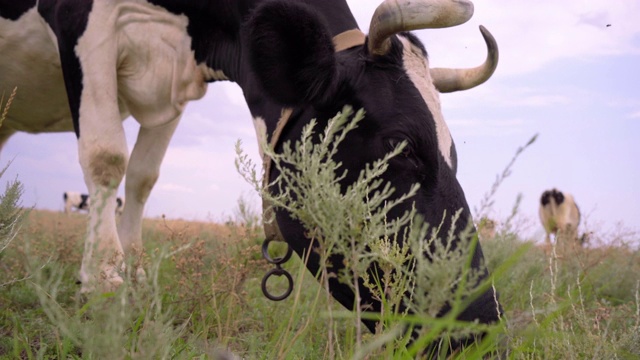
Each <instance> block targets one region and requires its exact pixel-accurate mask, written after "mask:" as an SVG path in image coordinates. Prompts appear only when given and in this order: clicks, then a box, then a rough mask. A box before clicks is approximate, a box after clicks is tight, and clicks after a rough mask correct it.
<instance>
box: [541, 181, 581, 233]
mask: <svg viewBox="0 0 640 360" xmlns="http://www.w3.org/2000/svg"><path fill="white" fill-rule="evenodd" d="M539 214H540V221H541V222H542V226H543V227H544V230H545V231H546V233H547V235H546V238H545V241H546V243H547V244H549V243H550V242H551V237H550V236H551V234H553V235H554V237H555V238H556V241H557V239H558V238H561V239H570V240H571V241H578V225H579V224H580V210H579V209H578V206H577V205H576V203H575V201H574V199H573V196H572V195H571V194H568V193H563V192H561V191H559V190H557V189H551V190H547V191H545V192H543V193H542V196H541V197H540V210H539Z"/></svg>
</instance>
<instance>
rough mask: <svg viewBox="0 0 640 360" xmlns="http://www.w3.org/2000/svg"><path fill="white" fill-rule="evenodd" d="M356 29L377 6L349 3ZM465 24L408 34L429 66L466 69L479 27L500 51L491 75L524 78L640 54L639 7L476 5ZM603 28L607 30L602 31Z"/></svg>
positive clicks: (480, 53) (549, 1) (481, 0)
mask: <svg viewBox="0 0 640 360" xmlns="http://www.w3.org/2000/svg"><path fill="white" fill-rule="evenodd" d="M348 2H349V4H350V6H351V9H352V10H353V12H354V14H355V16H356V19H357V20H358V23H359V24H360V25H361V28H362V29H363V30H365V31H368V27H369V22H370V19H371V15H372V14H373V11H374V10H375V7H376V5H377V4H375V3H376V2H372V1H370V0H349V1H348ZM474 7H475V14H474V16H473V18H472V19H471V20H470V21H469V22H468V23H466V24H464V25H461V26H456V27H453V28H447V29H442V30H419V31H415V32H414V33H415V34H417V35H418V37H420V38H421V39H422V41H423V42H424V43H425V45H426V47H427V50H428V51H429V54H430V57H431V60H432V62H431V63H432V66H440V67H470V66H476V65H477V64H479V63H480V62H482V61H483V60H484V57H485V56H486V50H485V45H484V42H483V41H482V38H481V36H480V33H479V32H478V26H479V25H481V24H482V25H485V26H486V27H487V29H489V30H490V31H491V33H492V34H493V35H494V36H495V38H496V41H497V42H498V46H499V48H500V65H499V66H498V71H497V75H499V76H509V75H514V74H523V73H529V72H532V71H535V70H539V69H541V68H544V67H545V66H546V65H548V64H550V63H552V62H554V61H557V60H560V59H570V58H581V59H585V58H589V57H597V56H606V55H622V54H640V46H639V45H638V42H637V38H638V36H639V35H640V22H639V21H637V14H639V13H640V1H628V0H611V1H606V2H605V1H601V2H598V1H589V2H584V1H580V0H566V1H557V0H540V1H536V2H535V3H530V2H524V1H513V0H476V1H474ZM607 24H611V26H610V27H607V26H606V25H607Z"/></svg>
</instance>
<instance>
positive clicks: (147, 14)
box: [116, 4, 206, 127]
mask: <svg viewBox="0 0 640 360" xmlns="http://www.w3.org/2000/svg"><path fill="white" fill-rule="evenodd" d="M118 12H119V14H118V18H119V20H118V22H117V25H116V29H117V30H116V31H117V33H118V52H119V54H118V55H119V58H118V59H119V62H118V92H119V94H120V97H121V98H122V99H123V100H124V101H125V102H126V105H127V107H128V109H129V111H130V112H131V115H133V116H134V117H135V118H136V119H137V120H138V122H140V124H141V125H142V126H144V127H155V126H161V125H164V124H166V123H168V122H170V121H172V120H174V119H175V118H176V117H177V116H179V115H180V114H181V113H182V111H183V110H184V106H185V105H186V103H187V102H188V101H190V100H194V99H199V98H201V97H202V96H204V94H205V91H206V83H205V81H204V75H203V73H202V69H201V68H199V67H198V66H197V65H196V62H195V57H194V53H193V50H191V38H190V37H189V36H188V34H187V31H186V28H187V19H186V17H184V16H181V15H175V14H171V13H168V12H167V11H166V10H164V9H162V8H159V7H155V6H150V5H147V4H135V5H133V4H128V5H127V6H123V7H121V8H120V9H119V11H118Z"/></svg>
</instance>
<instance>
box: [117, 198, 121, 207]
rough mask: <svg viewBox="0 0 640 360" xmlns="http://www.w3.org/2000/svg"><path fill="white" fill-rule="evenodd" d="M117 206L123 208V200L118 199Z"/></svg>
mask: <svg viewBox="0 0 640 360" xmlns="http://www.w3.org/2000/svg"><path fill="white" fill-rule="evenodd" d="M116 204H117V206H118V207H122V199H120V198H116Z"/></svg>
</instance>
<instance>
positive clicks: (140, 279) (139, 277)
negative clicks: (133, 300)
mask: <svg viewBox="0 0 640 360" xmlns="http://www.w3.org/2000/svg"><path fill="white" fill-rule="evenodd" d="M136 282H137V283H138V284H145V283H146V282H147V273H146V272H145V271H144V269H143V268H142V267H139V268H137V269H136Z"/></svg>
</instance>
